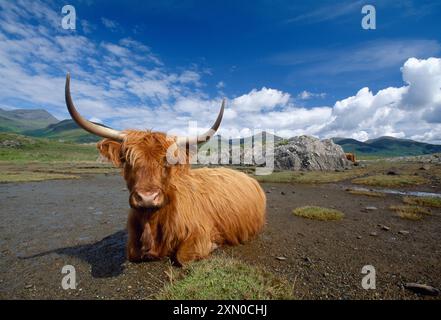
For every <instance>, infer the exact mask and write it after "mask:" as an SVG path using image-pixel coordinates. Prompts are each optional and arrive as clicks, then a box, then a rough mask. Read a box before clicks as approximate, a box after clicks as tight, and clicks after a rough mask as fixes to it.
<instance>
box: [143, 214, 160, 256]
mask: <svg viewBox="0 0 441 320" xmlns="http://www.w3.org/2000/svg"><path fill="white" fill-rule="evenodd" d="M154 239H155V238H154V235H153V233H152V230H151V227H150V224H149V223H148V222H146V223H145V225H144V231H143V232H142V235H141V259H142V260H156V259H159V254H158V249H157V248H156V245H155V241H154Z"/></svg>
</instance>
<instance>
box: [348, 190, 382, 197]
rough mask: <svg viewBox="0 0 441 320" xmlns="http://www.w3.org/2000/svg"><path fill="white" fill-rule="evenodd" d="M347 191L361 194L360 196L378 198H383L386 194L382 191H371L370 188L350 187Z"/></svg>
mask: <svg viewBox="0 0 441 320" xmlns="http://www.w3.org/2000/svg"><path fill="white" fill-rule="evenodd" d="M347 191H348V192H349V193H350V194H355V195H359V196H367V197H377V198H383V197H385V196H386V194H384V193H382V192H376V191H369V190H356V189H348V190H347Z"/></svg>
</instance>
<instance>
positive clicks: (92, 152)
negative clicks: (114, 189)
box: [0, 133, 98, 163]
mask: <svg viewBox="0 0 441 320" xmlns="http://www.w3.org/2000/svg"><path fill="white" fill-rule="evenodd" d="M5 141H13V142H15V143H16V146H13V147H12V146H11V147H6V146H1V144H2V143H3V142H5ZM97 158H98V151H97V149H96V147H95V145H94V144H90V145H89V144H88V145H86V144H77V143H70V142H59V141H54V140H49V139H41V138H31V137H26V136H23V135H19V134H14V133H0V161H8V162H14V163H25V162H28V161H38V162H53V161H95V160H96V159H97Z"/></svg>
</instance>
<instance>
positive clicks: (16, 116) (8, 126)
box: [0, 109, 59, 133]
mask: <svg viewBox="0 0 441 320" xmlns="http://www.w3.org/2000/svg"><path fill="white" fill-rule="evenodd" d="M58 121H59V120H58V119H57V118H55V117H54V116H53V115H51V114H50V113H49V112H47V111H46V110H43V109H33V110H28V109H16V110H3V109H0V132H17V133H18V132H23V131H26V130H35V129H40V128H45V127H47V126H48V125H51V124H54V123H57V122H58Z"/></svg>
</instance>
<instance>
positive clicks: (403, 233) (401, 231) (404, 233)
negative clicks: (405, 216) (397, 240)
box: [398, 230, 409, 235]
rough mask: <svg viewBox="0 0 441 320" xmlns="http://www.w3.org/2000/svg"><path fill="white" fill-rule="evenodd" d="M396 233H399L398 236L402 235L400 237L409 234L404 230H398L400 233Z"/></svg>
mask: <svg viewBox="0 0 441 320" xmlns="http://www.w3.org/2000/svg"><path fill="white" fill-rule="evenodd" d="M398 233H399V234H402V235H408V234H409V231H406V230H400V231H398Z"/></svg>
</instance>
